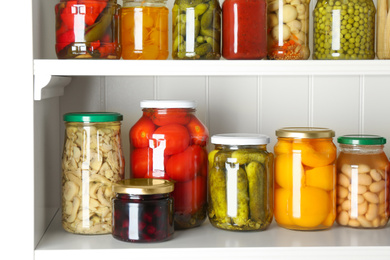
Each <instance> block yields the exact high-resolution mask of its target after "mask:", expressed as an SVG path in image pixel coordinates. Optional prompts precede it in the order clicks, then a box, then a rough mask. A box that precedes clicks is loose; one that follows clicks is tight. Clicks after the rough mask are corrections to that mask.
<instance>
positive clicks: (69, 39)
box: [55, 0, 121, 59]
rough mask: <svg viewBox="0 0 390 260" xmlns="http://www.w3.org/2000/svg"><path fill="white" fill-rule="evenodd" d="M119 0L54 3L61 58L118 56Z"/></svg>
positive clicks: (57, 52)
mask: <svg viewBox="0 0 390 260" xmlns="http://www.w3.org/2000/svg"><path fill="white" fill-rule="evenodd" d="M119 8H120V5H118V4H117V3H116V0H61V1H60V3H58V4H57V5H56V6H55V13H56V46H55V49H56V54H57V57H58V58H59V59H75V58H76V59H119V58H120V56H121V46H120V41H119Z"/></svg>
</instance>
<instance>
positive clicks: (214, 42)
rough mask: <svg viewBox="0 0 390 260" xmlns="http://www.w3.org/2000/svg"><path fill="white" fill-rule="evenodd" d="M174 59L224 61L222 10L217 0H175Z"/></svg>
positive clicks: (173, 21) (173, 26)
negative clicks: (222, 51) (222, 56)
mask: <svg viewBox="0 0 390 260" xmlns="http://www.w3.org/2000/svg"><path fill="white" fill-rule="evenodd" d="M172 30H173V31H172V58H173V59H179V60H183V59H191V60H198V59H201V60H218V59H220V58H221V7H220V5H219V1H218V0H194V1H189V0H175V3H174V5H173V8H172Z"/></svg>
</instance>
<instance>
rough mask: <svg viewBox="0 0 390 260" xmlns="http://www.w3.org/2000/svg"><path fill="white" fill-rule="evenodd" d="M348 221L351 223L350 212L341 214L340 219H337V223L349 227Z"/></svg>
mask: <svg viewBox="0 0 390 260" xmlns="http://www.w3.org/2000/svg"><path fill="white" fill-rule="evenodd" d="M348 221H349V215H348V212H346V211H341V212H340V214H339V215H338V217H337V222H338V223H339V224H340V225H343V226H346V225H348Z"/></svg>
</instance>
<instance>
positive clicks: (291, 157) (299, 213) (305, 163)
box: [274, 127, 337, 230]
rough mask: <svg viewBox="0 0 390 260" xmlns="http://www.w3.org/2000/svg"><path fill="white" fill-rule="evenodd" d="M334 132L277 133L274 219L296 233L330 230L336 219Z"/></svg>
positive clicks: (284, 130) (300, 130)
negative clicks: (300, 231)
mask: <svg viewBox="0 0 390 260" xmlns="http://www.w3.org/2000/svg"><path fill="white" fill-rule="evenodd" d="M334 135H335V133H334V131H333V130H330V129H327V128H318V127H289V128H281V129H279V130H277V131H276V136H278V142H277V143H276V145H275V147H274V152H275V180H274V184H275V191H274V215H275V220H276V222H277V223H278V225H279V226H282V227H284V228H288V229H295V230H321V229H327V228H330V227H331V226H332V225H333V223H334V220H335V218H336V178H335V177H336V156H337V149H336V146H335V145H334V143H333V140H332V139H333V137H334Z"/></svg>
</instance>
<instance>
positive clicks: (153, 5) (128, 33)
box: [121, 0, 169, 60]
mask: <svg viewBox="0 0 390 260" xmlns="http://www.w3.org/2000/svg"><path fill="white" fill-rule="evenodd" d="M168 14H169V10H168V8H167V4H166V0H146V1H142V0H123V7H122V9H121V41H122V59H124V60H166V59H167V58H168V55H169V48H168Z"/></svg>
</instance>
